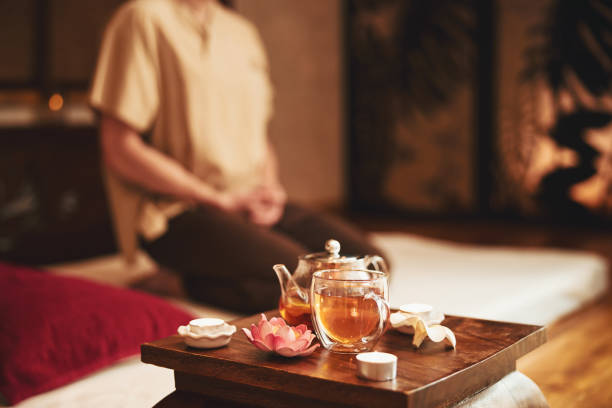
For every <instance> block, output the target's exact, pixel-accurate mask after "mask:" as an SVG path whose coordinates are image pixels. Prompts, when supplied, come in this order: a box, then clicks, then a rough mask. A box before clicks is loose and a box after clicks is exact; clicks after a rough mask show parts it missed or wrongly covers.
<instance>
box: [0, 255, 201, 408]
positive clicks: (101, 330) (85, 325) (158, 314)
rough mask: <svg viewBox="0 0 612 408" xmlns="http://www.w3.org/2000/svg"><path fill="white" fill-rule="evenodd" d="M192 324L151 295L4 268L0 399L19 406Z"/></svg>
mask: <svg viewBox="0 0 612 408" xmlns="http://www.w3.org/2000/svg"><path fill="white" fill-rule="evenodd" d="M191 318H192V317H191V316H190V315H189V314H188V313H186V312H184V311H182V310H180V309H178V308H176V307H174V306H173V305H171V304H169V303H168V302H166V301H164V300H163V299H159V298H156V297H154V296H151V295H147V294H145V293H140V292H136V291H133V290H127V289H121V288H115V287H111V286H106V285H101V284H97V283H93V282H89V281H85V280H82V279H76V278H69V277H63V276H56V275H52V274H49V273H44V272H41V271H36V270H33V269H31V268H27V267H17V266H11V265H7V264H3V263H0V393H1V394H2V395H3V396H4V397H5V398H6V399H8V401H9V402H10V403H12V404H15V403H17V402H19V401H21V400H23V399H24V398H28V397H30V396H32V395H35V394H38V393H41V392H43V391H48V390H51V389H53V388H56V387H59V386H61V385H64V384H67V383H69V382H71V381H74V380H76V379H78V378H81V377H83V376H84V375H86V374H89V373H92V372H94V371H96V370H98V369H100V368H102V367H104V366H107V365H109V364H111V363H113V362H115V361H117V360H119V359H121V358H123V357H127V356H130V355H134V354H138V353H139V346H140V344H141V343H144V342H147V341H152V340H155V339H158V338H162V337H166V336H169V335H171V334H174V333H176V329H177V327H178V326H179V325H181V324H185V322H188V321H189V320H190V319H191Z"/></svg>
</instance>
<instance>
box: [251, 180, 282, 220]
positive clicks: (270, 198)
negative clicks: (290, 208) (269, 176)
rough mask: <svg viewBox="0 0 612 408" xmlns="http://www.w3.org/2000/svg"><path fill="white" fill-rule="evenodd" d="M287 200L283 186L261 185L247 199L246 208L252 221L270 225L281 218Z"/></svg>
mask: <svg viewBox="0 0 612 408" xmlns="http://www.w3.org/2000/svg"><path fill="white" fill-rule="evenodd" d="M286 202H287V193H285V190H284V189H283V188H282V186H280V185H278V184H276V185H269V186H260V187H257V188H256V189H254V190H253V191H252V192H251V194H250V195H249V196H248V197H247V199H246V200H245V209H246V212H247V215H248V217H249V220H250V221H251V222H252V223H254V224H257V225H261V226H264V227H269V226H272V225H274V224H276V223H277V222H278V221H279V220H280V219H281V217H282V216H283V212H284V210H285V204H286Z"/></svg>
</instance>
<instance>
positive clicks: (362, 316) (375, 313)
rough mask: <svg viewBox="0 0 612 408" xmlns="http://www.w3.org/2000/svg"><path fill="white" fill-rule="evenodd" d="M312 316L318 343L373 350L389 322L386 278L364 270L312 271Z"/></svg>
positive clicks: (341, 349)
mask: <svg viewBox="0 0 612 408" xmlns="http://www.w3.org/2000/svg"><path fill="white" fill-rule="evenodd" d="M310 299H311V313H312V323H313V326H314V329H315V331H316V333H317V336H318V337H319V341H320V342H321V344H322V345H323V347H325V348H326V349H328V350H331V351H335V352H340V353H360V352H362V351H369V350H372V348H374V346H375V345H376V343H377V342H378V340H379V339H380V337H381V336H382V335H383V334H384V332H385V330H386V328H387V323H388V321H389V303H388V301H389V283H388V281H387V275H386V274H385V273H383V272H379V271H371V270H367V269H354V270H350V269H349V270H340V269H330V270H322V271H318V272H315V273H314V274H313V276H312V283H311V286H310Z"/></svg>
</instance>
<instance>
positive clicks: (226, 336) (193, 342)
mask: <svg viewBox="0 0 612 408" xmlns="http://www.w3.org/2000/svg"><path fill="white" fill-rule="evenodd" d="M235 332H236V326H233V325H231V324H227V323H226V322H225V321H224V320H222V319H216V318H201V319H194V320H192V321H190V322H189V325H187V326H179V328H178V334H180V335H181V336H182V337H183V340H184V341H185V344H187V345H188V346H190V347H196V348H218V347H223V346H225V345H226V344H228V343H229V342H230V340H231V339H232V335H233V334H234V333H235Z"/></svg>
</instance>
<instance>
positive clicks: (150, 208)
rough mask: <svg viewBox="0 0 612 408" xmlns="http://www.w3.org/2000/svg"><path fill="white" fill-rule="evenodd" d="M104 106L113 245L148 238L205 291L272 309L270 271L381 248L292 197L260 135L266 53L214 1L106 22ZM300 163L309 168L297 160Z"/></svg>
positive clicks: (157, 3) (129, 248)
mask: <svg viewBox="0 0 612 408" xmlns="http://www.w3.org/2000/svg"><path fill="white" fill-rule="evenodd" d="M89 101H90V104H91V106H92V107H93V108H94V109H95V110H96V111H97V112H99V114H100V140H101V151H102V156H103V162H104V165H105V179H106V185H107V191H108V195H109V201H110V205H111V209H112V213H113V219H114V224H115V230H116V233H117V237H118V243H119V246H120V248H121V250H122V252H123V254H124V255H125V256H126V258H127V260H128V261H132V260H133V259H134V255H135V251H136V250H137V249H138V247H139V246H140V247H142V248H143V249H144V250H145V251H146V252H147V253H148V254H149V255H150V256H151V257H152V258H153V259H154V260H155V261H156V262H157V263H159V264H160V265H162V266H164V267H166V268H168V269H170V270H172V271H174V272H176V273H178V274H180V275H181V277H182V279H183V284H184V287H185V290H186V291H187V293H188V294H189V295H190V296H191V297H193V298H194V299H197V300H199V301H203V302H206V303H208V304H213V305H217V306H221V307H224V308H228V309H232V310H237V311H241V312H257V311H263V310H267V309H270V308H274V307H276V305H277V301H278V298H279V294H280V288H279V284H278V281H277V278H276V276H275V274H274V272H273V270H272V266H273V265H274V264H276V263H284V264H286V265H287V266H288V267H289V268H290V269H292V268H294V267H295V266H296V264H297V257H298V256H299V255H302V254H305V253H309V252H315V251H322V250H323V246H324V243H325V241H326V240H327V239H329V238H335V239H337V240H338V241H340V243H341V244H342V254H373V253H379V251H378V250H377V249H376V248H375V247H373V246H372V245H371V244H370V243H369V242H368V240H367V237H366V235H364V234H363V233H361V232H359V231H358V230H356V229H355V228H353V227H351V226H349V225H347V224H346V223H344V222H342V221H340V220H339V219H337V218H333V217H330V216H328V215H323V214H319V213H316V212H313V211H311V210H308V209H306V208H303V207H301V206H299V205H296V204H293V203H290V202H287V194H286V193H285V190H284V188H283V186H282V185H281V182H280V179H279V174H278V165H277V160H276V157H275V153H274V149H273V148H272V146H271V144H270V142H269V141H268V137H267V124H268V121H269V119H270V117H271V115H272V90H271V85H270V81H269V78H268V63H267V59H266V55H265V52H264V48H263V46H262V43H261V40H260V38H259V36H258V33H257V31H256V29H255V28H254V26H253V25H252V24H251V23H249V22H247V21H246V20H245V19H244V18H242V17H240V16H239V15H237V14H236V13H235V12H233V11H231V10H229V9H226V8H225V7H224V6H222V5H221V4H218V3H217V2H216V1H212V0H132V1H130V2H128V3H127V4H125V5H123V6H122V7H121V8H120V9H119V10H118V11H117V12H116V14H115V15H114V17H113V18H112V20H111V21H110V23H109V25H108V27H107V29H106V32H105V35H104V39H103V42H102V46H101V50H100V54H99V59H98V65H97V69H96V72H95V75H94V79H93V83H92V87H91V93H90V97H89ZM303 165H307V164H303Z"/></svg>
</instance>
